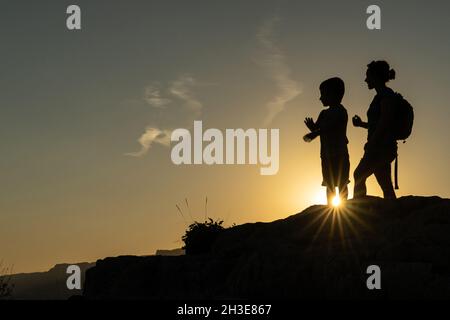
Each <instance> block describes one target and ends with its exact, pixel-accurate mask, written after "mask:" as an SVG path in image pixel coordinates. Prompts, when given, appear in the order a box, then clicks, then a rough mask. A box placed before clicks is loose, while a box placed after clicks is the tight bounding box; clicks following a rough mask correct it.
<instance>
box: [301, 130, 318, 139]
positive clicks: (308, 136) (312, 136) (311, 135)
mask: <svg viewBox="0 0 450 320" xmlns="http://www.w3.org/2000/svg"><path fill="white" fill-rule="evenodd" d="M318 136H320V130H316V131H313V132H310V133H308V134H305V135H304V136H303V140H304V141H305V142H311V141H313V140H314V139H315V138H317V137H318Z"/></svg>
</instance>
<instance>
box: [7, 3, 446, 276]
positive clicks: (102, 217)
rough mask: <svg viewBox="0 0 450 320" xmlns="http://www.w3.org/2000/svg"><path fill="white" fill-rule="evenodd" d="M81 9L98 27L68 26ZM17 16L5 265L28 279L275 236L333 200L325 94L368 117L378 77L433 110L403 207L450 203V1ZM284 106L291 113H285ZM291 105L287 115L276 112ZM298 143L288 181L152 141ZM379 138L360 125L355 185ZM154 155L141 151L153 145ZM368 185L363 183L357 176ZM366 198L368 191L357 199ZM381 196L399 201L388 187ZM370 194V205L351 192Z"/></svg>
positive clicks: (27, 11)
mask: <svg viewBox="0 0 450 320" xmlns="http://www.w3.org/2000/svg"><path fill="white" fill-rule="evenodd" d="M69 4H78V5H79V6H80V7H81V10H82V30H81V31H68V30H67V29H66V17H67V15H66V13H65V12H66V8H67V6H68V5H69ZM370 4H373V3H372V1H360V0H354V1H344V2H342V1H340V2H337V1H256V0H254V1H253V0H252V1H195V0H192V1H181V0H180V1H167V0H158V1H156V0H155V1H154V0H151V1H136V0H135V1H100V0H95V1H93V0H90V1H80V0H77V1H59V0H58V1H57V0H54V1H21V0H17V1H8V2H6V3H2V4H1V10H0V38H1V39H2V42H1V53H0V59H1V64H0V67H1V69H0V106H1V107H0V146H1V157H0V173H1V175H0V176H1V183H0V188H1V189H0V260H3V261H4V262H5V263H6V264H8V265H13V266H14V269H13V272H14V273H18V272H32V271H43V270H47V269H49V268H50V267H51V266H53V265H54V264H56V263H62V262H69V263H73V262H82V261H95V260H96V259H99V258H103V257H106V256H117V255H148V254H153V253H154V252H155V250H156V249H171V248H177V247H181V246H182V242H181V236H182V235H183V233H184V229H185V228H186V223H185V222H184V221H183V218H182V217H181V215H180V213H179V212H178V211H177V209H176V207H175V205H177V204H179V205H180V206H181V207H182V209H183V211H184V213H185V218H186V220H187V223H189V222H192V219H191V217H190V216H189V213H188V209H187V208H186V207H185V204H184V201H185V200H184V199H185V198H187V199H188V201H189V205H190V210H191V216H192V218H193V219H198V220H199V219H203V217H204V212H205V209H204V206H205V197H206V196H207V197H208V215H209V216H211V217H212V218H222V219H224V220H225V225H226V226H229V225H231V224H233V223H236V224H241V223H246V222H255V221H272V220H275V219H281V218H285V217H287V216H289V215H292V214H295V213H297V212H300V211H302V210H303V209H305V208H306V207H308V206H310V205H313V204H317V203H321V202H323V201H324V192H325V190H324V189H323V187H321V181H322V177H321V170H320V157H319V147H320V145H319V141H314V142H312V143H310V144H307V143H304V142H303V140H302V136H303V135H304V134H305V133H306V132H307V129H306V127H305V126H304V124H303V119H304V118H305V117H307V116H312V117H313V118H314V119H317V116H318V114H319V112H320V111H321V109H322V105H321V103H320V101H319V99H318V98H319V90H318V88H319V85H320V83H321V81H323V80H325V79H327V78H330V77H334V76H339V77H341V78H342V79H343V80H344V81H345V83H346V95H345V97H344V100H343V105H344V106H345V107H346V108H347V110H348V113H349V116H350V117H351V116H353V115H355V114H359V115H360V116H361V117H362V118H363V119H364V120H365V119H366V111H367V108H368V106H369V103H370V101H371V99H372V98H373V96H374V92H373V91H369V90H368V89H367V86H366V84H365V83H364V78H365V71H366V65H367V64H368V63H369V62H370V61H372V60H377V59H385V60H387V61H388V62H389V63H390V64H391V67H393V68H394V69H395V70H396V71H397V79H396V80H394V81H392V82H391V83H389V86H391V87H392V88H393V89H394V90H396V91H399V92H401V93H402V94H403V95H404V96H405V97H406V98H407V99H408V101H410V102H411V104H412V105H413V106H414V108H415V114H416V120H415V124H414V132H413V135H412V137H411V138H410V139H409V140H408V141H407V143H406V144H401V145H400V146H399V180H400V181H399V182H400V188H401V189H400V190H398V192H397V194H398V196H405V195H424V196H425V195H438V196H441V197H447V198H449V197H450V187H449V181H450V173H449V172H450V171H449V170H448V166H449V155H450V149H449V144H450V143H449V137H450V125H449V121H450V90H449V83H450V72H449V71H450V60H449V57H450V42H449V41H448V38H449V30H450V19H449V18H448V15H449V12H450V4H449V3H448V2H444V1H377V4H378V5H379V6H380V7H381V10H382V29H381V30H379V31H369V30H368V29H367V28H366V18H367V14H366V13H365V11H366V8H367V7H368V6H369V5H370ZM274 105H275V107H274ZM275 108H279V112H275V111H274V110H275ZM194 120H202V121H203V126H204V127H205V128H218V129H221V130H225V129H226V128H278V129H280V168H279V172H278V174H277V175H274V176H261V175H260V172H259V165H258V166H251V165H230V166H218V165H216V166H206V165H201V166H179V167H177V166H175V165H174V164H173V163H172V162H171V159H170V151H171V148H170V147H169V146H166V145H164V144H165V141H158V139H157V140H156V141H153V143H150V142H151V141H152V140H151V135H149V134H147V135H145V133H146V132H147V133H149V131H147V129H148V128H157V129H158V130H161V131H162V132H164V130H166V131H167V130H169V131H170V130H173V129H174V128H188V129H190V128H191V127H192V125H193V121H194ZM366 133H367V132H366V131H365V130H363V129H361V128H354V127H353V126H352V125H351V124H350V123H349V126H348V130H347V134H348V138H349V140H350V143H349V151H350V161H351V169H350V170H351V175H352V173H353V170H354V169H355V167H356V165H357V163H358V162H359V160H360V158H361V156H362V154H363V145H364V143H365V141H366ZM139 140H140V141H141V143H140V142H139ZM351 180H353V178H351ZM352 189H353V181H352V182H351V184H350V190H352ZM368 191H369V193H370V194H372V195H377V196H380V195H381V190H380V188H379V187H378V185H377V184H376V181H375V179H374V178H373V177H371V178H370V179H369V183H368ZM350 195H352V191H351V192H350Z"/></svg>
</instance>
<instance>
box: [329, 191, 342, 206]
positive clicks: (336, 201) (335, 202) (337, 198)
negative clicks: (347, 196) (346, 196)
mask: <svg viewBox="0 0 450 320" xmlns="http://www.w3.org/2000/svg"><path fill="white" fill-rule="evenodd" d="M331 204H332V205H333V207H339V206H340V205H341V197H340V196H339V193H336V195H335V196H334V198H333V200H332V201H331Z"/></svg>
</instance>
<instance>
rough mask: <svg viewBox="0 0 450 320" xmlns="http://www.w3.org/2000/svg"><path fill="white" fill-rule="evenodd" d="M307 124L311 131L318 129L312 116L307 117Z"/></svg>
mask: <svg viewBox="0 0 450 320" xmlns="http://www.w3.org/2000/svg"><path fill="white" fill-rule="evenodd" d="M305 125H306V126H307V127H308V129H309V131H311V132H312V131H314V130H315V129H316V124H315V123H314V120H313V119H312V118H308V117H307V118H305Z"/></svg>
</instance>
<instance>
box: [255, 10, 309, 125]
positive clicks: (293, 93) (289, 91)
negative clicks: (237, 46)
mask: <svg viewBox="0 0 450 320" xmlns="http://www.w3.org/2000/svg"><path fill="white" fill-rule="evenodd" d="M279 21H280V19H279V17H273V18H271V19H269V20H267V21H266V22H265V23H264V24H263V25H262V26H261V28H260V29H259V31H258V33H257V35H256V37H257V39H258V41H259V43H260V44H261V46H262V48H263V50H264V52H263V59H261V60H260V64H261V65H262V66H263V67H264V69H265V70H266V72H267V73H268V75H269V76H270V77H271V78H272V79H273V80H274V82H275V84H276V86H277V88H278V92H277V94H276V95H275V97H273V99H271V100H270V101H269V102H268V103H267V105H266V107H267V110H268V113H267V115H266V117H265V118H264V126H268V125H269V124H270V123H271V122H272V121H273V119H274V118H275V117H276V116H277V115H278V114H279V113H280V112H282V111H283V110H284V109H285V106H286V104H287V103H288V102H289V101H291V100H293V99H294V98H295V97H297V96H298V95H299V94H300V93H301V92H302V91H301V88H300V85H299V84H298V83H297V82H296V81H295V80H293V79H292V78H291V70H290V68H289V67H288V65H287V63H286V61H285V60H286V58H285V55H284V53H283V51H282V50H281V49H280V48H278V47H277V45H276V44H275V42H274V29H275V27H276V25H277V23H278V22H279Z"/></svg>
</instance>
